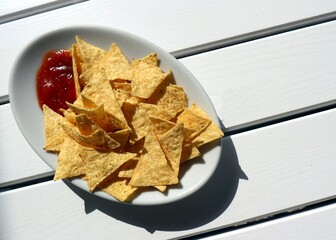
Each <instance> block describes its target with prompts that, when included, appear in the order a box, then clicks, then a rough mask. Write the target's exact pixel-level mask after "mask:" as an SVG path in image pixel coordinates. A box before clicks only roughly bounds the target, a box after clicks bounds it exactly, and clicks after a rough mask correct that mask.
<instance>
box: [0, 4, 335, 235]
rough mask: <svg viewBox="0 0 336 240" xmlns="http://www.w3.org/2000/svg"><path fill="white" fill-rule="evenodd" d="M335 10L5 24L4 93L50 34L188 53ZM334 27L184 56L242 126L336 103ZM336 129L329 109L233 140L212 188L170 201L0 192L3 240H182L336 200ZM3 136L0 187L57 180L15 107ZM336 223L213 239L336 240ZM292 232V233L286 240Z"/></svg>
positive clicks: (286, 222) (113, 7)
mask: <svg viewBox="0 0 336 240" xmlns="http://www.w3.org/2000/svg"><path fill="white" fill-rule="evenodd" d="M335 10H336V2H335V1H332V0H322V1H313V0H308V1H307V0H296V1H289V0H285V1H283V0H272V1H264V0H253V1H243V0H238V1H213V2H206V1H203V0H197V1H192V3H191V2H190V1H182V2H181V1H177V0H173V1H169V3H168V2H167V3H164V2H157V1H154V0H148V1H141V2H134V1H104V0H90V1H87V2H83V3H79V4H75V5H72V6H68V7H65V8H60V9H57V10H53V11H50V12H46V13H43V14H38V15H36V16H32V17H27V18H25V19H22V20H17V21H13V22H9V23H6V24H2V25H0V32H1V34H0V46H1V47H0V48H1V53H2V55H1V57H0V72H1V79H2V80H1V81H0V98H1V97H2V96H5V95H7V94H8V89H7V88H8V76H9V72H10V67H11V65H12V63H13V60H14V58H15V57H16V56H17V54H18V52H19V51H21V49H22V48H23V46H24V45H26V44H27V43H28V42H29V41H30V40H31V39H33V38H34V37H36V36H38V35H39V34H41V33H43V32H45V31H48V30H51V29H55V28H59V27H63V26H69V25H72V24H99V25H108V26H112V27H117V28H121V29H124V30H126V31H130V32H133V33H135V34H138V35H140V36H142V37H144V38H147V39H148V40H150V41H153V42H155V43H156V44H158V45H160V46H162V47H163V48H165V49H166V50H168V51H170V52H172V51H180V50H181V51H185V50H186V49H187V51H188V49H189V48H192V47H195V46H198V45H203V44H208V43H211V42H216V41H221V40H225V41H227V42H230V41H231V40H232V39H239V38H240V36H242V35H243V36H245V34H249V36H255V35H257V33H258V32H260V31H268V30H269V28H272V29H274V27H275V28H276V27H277V26H279V25H285V26H288V27H289V26H290V25H291V23H292V22H295V21H301V20H303V19H307V18H312V17H315V16H318V15H323V14H327V13H331V12H333V11H335ZM83 16H85V17H83ZM265 29H266V30H265ZM288 29H289V28H288ZM335 31H336V23H335V22H329V23H325V24H319V25H315V26H313V27H309V28H302V29H299V30H296V31H292V32H287V33H284V34H279V35H275V36H272V37H268V38H262V39H260V40H256V41H252V42H247V43H244V44H239V45H235V46H231V47H227V48H222V49H219V50H216V51H210V52H206V53H203V54H199V55H195V56H192V57H188V58H184V59H181V61H182V63H184V64H185V65H186V66H187V67H188V68H189V69H190V71H191V72H192V73H193V74H194V75H195V76H196V77H197V78H198V79H199V81H200V82H201V84H202V85H203V86H204V88H205V89H206V91H207V92H208V94H209V96H210V98H211V99H212V100H213V102H214V104H215V107H216V109H217V112H218V115H219V118H220V119H221V120H222V121H223V123H224V125H225V127H228V128H232V129H233V128H239V127H241V126H245V125H248V124H249V123H251V122H263V121H265V119H269V118H274V117H275V118H276V117H279V116H283V114H286V113H288V112H292V111H294V112H295V111H300V109H308V108H309V107H311V106H322V105H323V104H325V103H335V102H336V101H335V96H336V85H335V84H334V79H335V77H336V76H335V75H336V68H335V67H334V64H333V63H334V62H335V60H336V52H335V51H333V50H334V49H335V46H334V43H335V40H336V39H335V36H336V34H335ZM335 122H336V109H332V110H328V111H324V112H320V113H317V114H312V115H308V116H305V117H302V118H297V119H294V120H291V121H286V122H282V123H279V124H275V125H271V126H268V127H264V128H258V129H256V130H253V131H248V132H243V133H240V134H235V135H233V136H231V137H226V138H225V140H224V146H223V147H224V148H223V161H222V162H221V164H220V166H219V168H218V171H217V172H216V174H215V175H214V177H213V178H212V179H211V181H210V182H209V183H208V184H207V185H206V186H205V188H204V189H202V190H201V191H200V192H198V193H196V194H195V195H193V196H191V197H190V198H188V199H185V200H183V201H181V202H178V203H175V204H172V205H166V206H156V207H134V206H129V205H120V204H117V203H111V202H107V201H105V200H102V199H97V198H95V197H93V196H92V195H90V194H88V193H85V192H82V191H81V190H78V189H76V188H75V187H73V186H71V185H67V184H65V183H63V182H56V183H55V182H52V181H50V182H44V183H41V184H35V185H31V186H28V187H22V188H18V189H15V190H9V191H5V192H0V239H46V238H47V239H75V238H81V239H92V238H94V239H110V238H111V237H113V238H116V239H167V238H176V237H181V236H189V235H194V234H197V233H202V232H207V231H209V230H214V229H218V228H223V227H225V226H231V225H241V224H244V223H245V222H247V221H255V220H258V219H262V218H265V217H267V216H272V215H273V214H275V213H278V212H283V211H291V210H294V209H297V208H301V207H303V206H305V205H309V204H311V203H315V202H320V201H324V200H326V199H330V198H335V196H336V185H335V184H331V183H334V182H335V180H336V175H335V174H334V173H335V170H336V164H335V160H334V158H333V156H335V155H336V148H335V147H334V146H335V144H334V143H335V142H336V124H335ZM0 133H1V134H0V187H4V186H9V185H12V184H15V183H19V182H25V181H27V180H31V179H35V178H37V177H41V176H50V175H52V171H51V169H50V168H49V167H48V166H47V165H45V164H44V163H43V161H42V160H40V159H39V157H38V156H37V155H36V154H35V153H34V152H33V150H32V149H31V148H30V147H29V145H28V144H27V143H26V141H25V140H24V138H23V136H22V135H21V133H20V132H19V130H18V128H17V126H16V124H15V121H14V119H13V116H12V114H11V111H10V105H9V104H4V105H1V106H0ZM16 146H18V148H17V147H16ZM334 216H335V206H334V205H330V206H327V207H325V208H321V209H317V210H316V211H314V212H307V213H303V214H301V215H293V216H291V217H289V218H283V219H280V220H277V221H272V222H269V223H265V224H261V225H255V226H253V227H252V228H246V229H242V230H240V231H235V232H232V233H229V234H225V235H218V236H216V237H214V239H221V237H226V238H227V239H231V238H232V239H242V238H243V239H246V238H261V239H263V238H264V239H269V238H270V237H273V238H274V235H273V234H275V233H277V234H278V232H279V231H284V232H282V233H283V235H282V234H278V235H276V236H277V237H281V236H282V237H283V238H286V239H290V237H292V239H298V238H299V237H301V236H302V235H301V232H302V231H303V230H304V229H306V228H309V230H311V231H312V234H309V232H308V233H307V234H306V236H307V237H310V236H321V237H324V236H325V237H326V239H327V238H328V237H330V239H333V238H334V237H335V234H336V231H335V230H334V229H333V226H331V225H326V224H328V221H333V222H334V221H335V217H334ZM319 218H321V219H322V220H321V221H319ZM291 223H292V224H293V225H292V224H291ZM265 225H266V226H265ZM291 226H297V228H298V229H302V230H301V231H298V232H296V231H295V230H296V229H295V230H293V229H292V228H291ZM314 226H317V227H316V228H315V229H314V230H313V227H314ZM288 229H289V230H292V231H290V232H289V233H286V232H285V231H286V230H288ZM315 230H316V231H315ZM314 234H315V235H314Z"/></svg>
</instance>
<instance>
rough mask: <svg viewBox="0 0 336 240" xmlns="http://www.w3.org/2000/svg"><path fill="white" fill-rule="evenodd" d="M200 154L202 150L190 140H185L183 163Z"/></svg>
mask: <svg viewBox="0 0 336 240" xmlns="http://www.w3.org/2000/svg"><path fill="white" fill-rule="evenodd" d="M200 155H201V152H200V151H199V150H198V148H197V147H196V146H195V145H194V144H193V143H192V142H191V141H190V140H185V141H183V148H182V155H181V163H183V162H186V161H188V160H191V159H194V158H196V157H198V156H200Z"/></svg>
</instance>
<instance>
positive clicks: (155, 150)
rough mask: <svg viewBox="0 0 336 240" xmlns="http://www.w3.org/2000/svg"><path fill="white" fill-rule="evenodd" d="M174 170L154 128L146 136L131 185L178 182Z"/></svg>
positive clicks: (160, 184)
mask: <svg viewBox="0 0 336 240" xmlns="http://www.w3.org/2000/svg"><path fill="white" fill-rule="evenodd" d="M178 181H179V180H178V178H177V177H176V175H175V173H174V171H173V170H172V169H171V167H170V166H169V164H168V162H167V159H166V157H165V154H164V152H163V150H162V148H161V146H160V143H159V141H158V139H157V137H156V136H155V133H154V131H153V130H152V129H150V130H149V131H148V133H147V134H146V137H145V143H144V152H143V154H142V155H141V156H140V159H139V161H138V164H137V166H136V167H135V169H134V173H133V175H132V178H131V181H130V182H129V184H130V185H131V186H136V187H140V186H163V185H172V184H177V183H178Z"/></svg>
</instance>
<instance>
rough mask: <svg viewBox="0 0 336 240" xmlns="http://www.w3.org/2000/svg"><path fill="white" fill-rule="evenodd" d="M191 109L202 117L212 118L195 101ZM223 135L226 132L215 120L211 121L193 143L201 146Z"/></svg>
mask: <svg viewBox="0 0 336 240" xmlns="http://www.w3.org/2000/svg"><path fill="white" fill-rule="evenodd" d="M190 111H191V112H193V113H194V114H196V115H198V116H200V117H203V118H207V119H209V120H210V118H209V117H208V116H207V114H206V113H205V112H204V111H203V110H202V109H201V108H200V107H199V106H198V105H197V104H195V103H194V104H193V105H192V106H191V108H190ZM223 136H224V133H223V132H222V130H221V129H220V128H219V127H218V126H217V125H216V124H215V123H214V122H212V121H211V123H210V125H209V126H207V127H206V129H204V131H203V132H201V133H200V134H199V135H198V136H197V137H196V138H195V139H193V143H194V144H195V146H197V147H199V146H202V145H204V144H206V143H209V142H212V141H214V140H216V139H219V138H221V137H223Z"/></svg>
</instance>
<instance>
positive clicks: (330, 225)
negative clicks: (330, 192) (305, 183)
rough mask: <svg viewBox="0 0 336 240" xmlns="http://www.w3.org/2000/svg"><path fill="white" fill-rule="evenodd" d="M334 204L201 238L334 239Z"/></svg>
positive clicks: (335, 213)
mask: <svg viewBox="0 0 336 240" xmlns="http://www.w3.org/2000/svg"><path fill="white" fill-rule="evenodd" d="M335 222H336V204H331V205H328V206H325V207H320V208H317V209H314V210H310V211H306V212H303V213H300V214H295V215H292V216H289V217H285V218H280V219H277V220H274V221H270V222H265V223H262V224H257V225H255V226H251V227H247V228H243V229H239V230H236V231H232V232H227V233H223V234H217V235H213V236H210V237H205V238H203V240H219V239H221V240H238V239H259V240H262V239H273V240H277V239H279V240H281V239H287V240H292V239H293V240H296V239H305V240H310V239H311V240H315V239H325V240H327V239H329V240H332V239H336V230H335V226H334V223H335Z"/></svg>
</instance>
